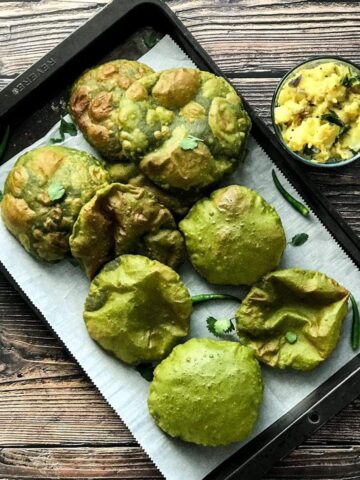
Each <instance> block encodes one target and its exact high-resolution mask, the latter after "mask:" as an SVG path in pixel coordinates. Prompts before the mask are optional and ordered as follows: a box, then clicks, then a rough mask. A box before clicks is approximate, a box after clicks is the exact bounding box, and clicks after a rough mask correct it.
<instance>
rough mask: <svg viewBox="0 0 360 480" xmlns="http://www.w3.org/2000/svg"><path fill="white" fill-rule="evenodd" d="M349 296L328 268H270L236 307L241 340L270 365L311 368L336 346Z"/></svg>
mask: <svg viewBox="0 0 360 480" xmlns="http://www.w3.org/2000/svg"><path fill="white" fill-rule="evenodd" d="M348 298H349V292H348V291H347V290H346V289H345V288H344V287H342V286H341V285H339V284H338V283H337V282H336V281H335V280H333V279H332V278H329V277H327V276H326V275H325V274H324V273H320V272H313V271H310V270H301V269H299V268H293V269H287V270H278V271H276V272H273V273H270V274H269V275H267V276H266V277H264V278H263V279H262V280H261V281H260V282H259V283H258V284H257V285H255V286H254V287H253V288H252V289H251V290H250V292H249V294H248V295H247V296H246V298H245V299H244V300H243V302H242V304H241V306H240V308H239V309H238V311H237V313H236V324H237V331H238V335H239V337H240V341H241V342H242V343H244V344H246V345H248V346H249V347H251V348H253V349H254V351H255V354H256V357H257V358H258V359H259V360H260V361H262V362H263V363H266V364H267V365H270V366H271V367H277V368H282V369H283V368H286V367H292V368H295V369H297V370H312V369H313V368H315V367H316V366H317V365H319V363H320V362H322V361H324V360H325V359H326V358H328V356H329V355H330V354H331V352H332V351H333V350H334V348H335V347H336V344H337V342H338V340H339V337H340V333H341V327H342V323H343V320H344V318H345V317H346V314H347V311H348Z"/></svg>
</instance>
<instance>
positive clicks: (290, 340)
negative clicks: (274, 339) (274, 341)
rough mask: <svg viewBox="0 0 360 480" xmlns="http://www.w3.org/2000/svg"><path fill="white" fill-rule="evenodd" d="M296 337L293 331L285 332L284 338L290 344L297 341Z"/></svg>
mask: <svg viewBox="0 0 360 480" xmlns="http://www.w3.org/2000/svg"><path fill="white" fill-rule="evenodd" d="M297 338H298V336H297V334H296V333H295V332H291V331H289V332H286V333H285V339H286V341H287V342H288V343H290V344H291V345H292V344H293V343H295V342H296V341H297Z"/></svg>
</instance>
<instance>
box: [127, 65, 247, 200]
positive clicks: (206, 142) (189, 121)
mask: <svg viewBox="0 0 360 480" xmlns="http://www.w3.org/2000/svg"><path fill="white" fill-rule="evenodd" d="M118 121H119V127H120V129H121V133H120V140H121V145H122V149H123V151H124V152H125V153H126V154H127V156H128V157H129V159H131V160H133V161H135V162H139V165H140V169H141V170H142V172H143V173H144V174H145V175H146V176H147V177H148V178H150V179H151V180H152V181H153V182H154V183H156V184H157V185H158V186H160V187H162V188H165V189H170V190H185V191H188V190H200V189H203V188H205V187H207V186H209V185H212V184H214V183H215V182H217V181H219V180H220V179H221V178H222V177H223V176H224V175H225V174H226V173H229V172H231V171H233V170H234V168H236V166H237V164H238V162H239V161H240V160H241V159H242V158H243V156H244V152H245V144H246V140H247V137H248V133H249V129H250V124H251V123H250V119H249V116H248V115H247V113H246V112H245V110H244V109H243V106H242V102H241V99H240V97H239V96H238V95H237V94H236V92H235V90H234V89H233V88H232V86H231V85H230V84H229V83H228V82H227V81H226V80H225V79H224V78H222V77H217V76H216V75H213V74H211V73H209V72H202V71H200V70H195V69H191V68H175V69H172V70H165V71H162V72H158V73H154V74H151V75H147V76H145V77H143V78H142V79H141V80H139V81H137V82H135V83H133V84H132V85H131V87H130V88H129V89H128V90H127V92H126V94H125V95H124V96H123V97H122V98H121V100H120V108H119V117H118Z"/></svg>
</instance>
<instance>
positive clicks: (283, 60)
mask: <svg viewBox="0 0 360 480" xmlns="http://www.w3.org/2000/svg"><path fill="white" fill-rule="evenodd" d="M107 1H108V0H98V1H96V0H58V1H57V0H40V1H39V0H27V1H12V0H2V1H0V88H3V87H4V86H5V85H7V84H8V83H9V82H10V81H11V80H13V79H14V78H15V77H16V76H17V75H18V74H19V73H22V72H23V71H24V70H25V69H26V68H27V67H29V66H30V65H31V64H32V63H33V62H35V61H36V60H38V59H39V58H40V57H42V56H43V55H44V54H45V53H47V52H48V51H49V50H50V49H51V48H52V47H54V46H55V45H56V44H58V43H59V42H60V41H61V40H62V39H63V38H65V37H66V36H67V35H69V34H70V33H72V32H73V31H74V30H75V29H76V28H77V27H79V26H80V25H82V24H83V23H84V22H85V21H86V20H87V19H89V18H90V17H91V16H93V15H94V14H95V13H97V12H98V11H99V10H100V9H101V8H102V7H103V6H104V5H105V4H106V3H107ZM168 4H169V6H170V7H171V8H172V9H173V10H174V11H175V12H176V13H177V14H178V16H179V17H180V18H181V20H182V21H183V22H184V24H185V25H186V26H187V27H188V28H189V30H190V31H191V32H192V33H193V34H194V36H195V37H196V38H197V40H198V41H199V42H200V43H201V44H202V46H203V47H204V48H205V49H206V50H207V51H208V52H209V53H210V54H211V55H212V56H213V58H214V59H215V61H216V62H217V63H218V65H219V66H220V67H221V68H222V69H223V71H224V73H225V74H226V75H227V76H228V77H230V78H231V79H232V81H233V82H234V83H235V85H236V86H237V87H239V89H240V91H241V92H242V93H243V95H244V96H245V97H246V98H247V99H248V101H249V102H250V103H251V105H252V106H253V107H255V109H256V110H257V111H258V113H259V115H261V116H262V117H263V118H264V119H266V120H267V121H268V120H269V106H270V99H271V96H272V92H273V90H274V88H275V85H276V83H277V81H278V79H279V78H280V77H281V76H282V75H283V74H284V73H285V72H286V71H287V70H288V69H290V68H291V67H292V66H293V65H295V64H296V63H298V62H300V61H301V60H304V59H306V58H308V57H309V56H311V55H315V54H316V55H324V54H338V55H343V56H345V57H347V58H349V59H351V60H353V61H354V62H357V63H358V64H360V3H359V2H357V1H338V2H332V1H312V2H310V1H302V0H292V1H285V0H262V1H261V0H257V1H255V0H171V1H169V2H168ZM249 74H250V76H249ZM245 76H246V78H245ZM359 173H360V162H358V163H357V164H355V165H353V166H348V167H345V168H343V169H340V170H338V171H336V172H334V173H331V174H327V173H323V172H317V171H312V172H311V177H312V179H313V180H314V182H315V183H316V184H317V186H318V187H319V188H320V189H321V190H322V191H323V192H324V193H325V195H326V196H327V197H328V198H329V199H330V201H331V202H332V203H333V204H334V205H335V206H336V208H337V209H338V210H339V211H340V212H341V214H342V215H343V216H344V217H345V218H346V219H347V221H348V222H349V223H350V224H351V226H352V227H353V228H354V229H355V231H356V232H357V233H360V209H359V207H360V175H359ZM0 449H1V450H0V479H13V478H16V479H23V478H24V479H25V478H26V479H39V478H48V479H55V478H56V479H58V478H60V479H78V478H89V479H90V478H91V479H97V478H102V479H119V478H121V479H130V478H131V479H134V478H136V479H145V478H146V479H155V478H162V476H161V474H160V473H159V472H158V471H157V469H156V468H155V467H154V465H153V464H152V462H151V461H150V460H149V459H148V457H147V456H146V454H145V453H144V452H143V450H142V449H141V448H140V447H139V445H138V444H137V443H136V441H135V440H134V438H133V437H132V435H131V434H130V433H129V431H128V429H127V428H126V427H125V426H124V424H123V423H122V421H121V420H120V419H119V418H118V417H117V415H115V413H114V412H113V411H112V409H111V408H110V407H109V406H108V405H107V404H106V403H105V401H104V400H103V399H102V397H101V396H100V394H99V393H98V392H97V391H96V389H95V388H94V386H93V385H92V383H91V382H90V381H89V380H88V379H87V378H86V377H85V376H84V374H83V373H82V371H81V369H80V368H79V367H78V366H77V364H76V363H75V362H74V361H73V360H72V359H71V358H70V357H69V355H68V354H67V353H66V351H65V350H64V348H63V346H62V344H61V343H60V342H59V341H58V340H57V339H56V338H55V337H54V335H53V334H52V332H51V331H50V329H49V328H48V326H47V325H46V324H44V323H43V322H41V321H40V320H38V319H37V318H36V316H35V315H34V313H32V311H31V310H30V309H29V308H28V307H27V306H26V305H25V304H24V302H23V301H22V300H21V298H20V296H19V295H18V294H17V293H16V291H15V290H14V289H13V288H12V287H11V286H10V285H9V284H8V283H7V281H6V280H5V279H4V278H3V277H0ZM266 479H268V480H270V479H272V480H275V479H301V480H305V479H323V480H325V479H326V480H332V479H360V399H358V400H356V401H355V402H353V403H352V404H351V405H349V406H348V407H347V408H346V409H345V410H343V411H342V412H341V413H340V414H339V415H338V416H337V417H335V418H333V419H332V420H331V421H329V422H328V423H327V424H326V425H325V426H324V427H322V428H321V429H320V430H318V432H317V433H315V434H314V435H313V436H312V437H311V438H310V439H308V440H307V441H306V442H305V443H304V444H303V445H301V446H300V447H299V448H298V449H297V450H295V451H294V452H293V453H292V454H291V455H289V456H288V457H287V458H285V459H283V460H282V461H280V462H278V463H277V464H276V465H275V466H274V468H273V469H272V470H271V471H270V472H269V473H268V475H267V476H266ZM184 480H191V479H184Z"/></svg>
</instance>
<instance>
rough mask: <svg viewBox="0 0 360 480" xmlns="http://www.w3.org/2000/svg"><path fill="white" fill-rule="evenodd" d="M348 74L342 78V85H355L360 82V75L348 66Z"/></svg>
mask: <svg viewBox="0 0 360 480" xmlns="http://www.w3.org/2000/svg"><path fill="white" fill-rule="evenodd" d="M348 72H349V73H348V74H347V75H345V77H344V78H343V79H342V82H341V85H343V86H344V87H346V88H351V87H354V86H355V85H358V84H359V83H360V75H357V74H356V73H355V72H353V70H351V68H350V67H349V68H348Z"/></svg>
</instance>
